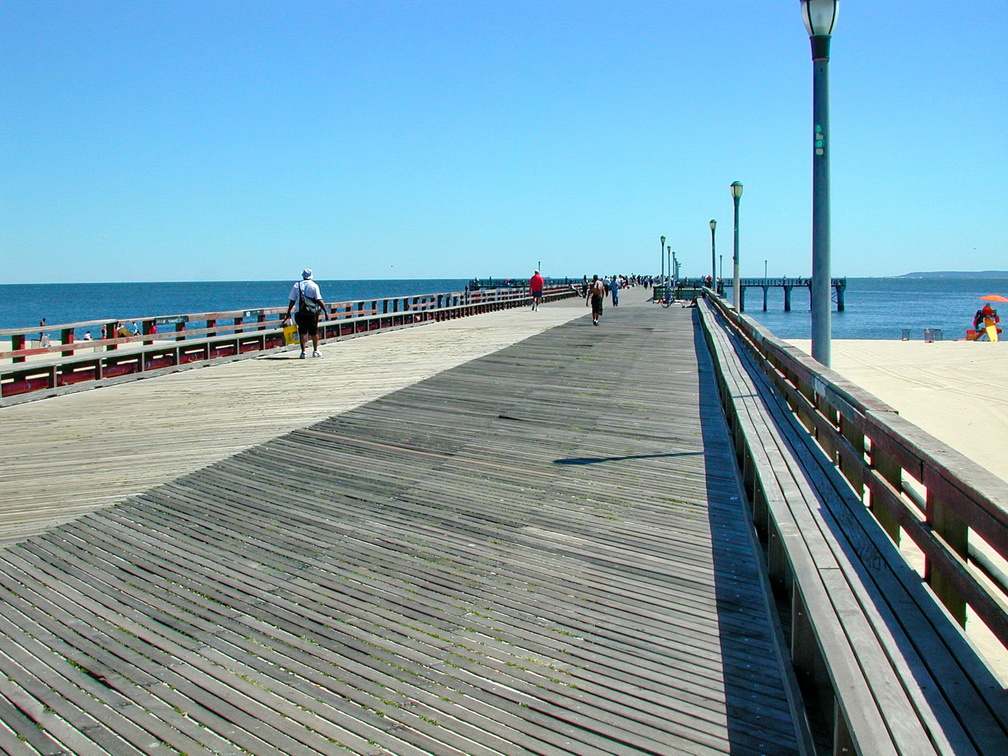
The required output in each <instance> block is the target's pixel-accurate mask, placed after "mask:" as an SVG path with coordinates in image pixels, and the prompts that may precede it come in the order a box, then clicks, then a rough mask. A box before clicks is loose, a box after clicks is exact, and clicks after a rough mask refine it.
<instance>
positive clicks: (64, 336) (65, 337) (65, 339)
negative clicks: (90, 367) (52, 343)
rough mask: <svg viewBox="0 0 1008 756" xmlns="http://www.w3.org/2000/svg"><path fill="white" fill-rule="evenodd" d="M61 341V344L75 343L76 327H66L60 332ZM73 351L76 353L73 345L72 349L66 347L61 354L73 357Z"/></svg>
mask: <svg viewBox="0 0 1008 756" xmlns="http://www.w3.org/2000/svg"><path fill="white" fill-rule="evenodd" d="M60 343H61V344H73V343H74V329H73V328H64V329H63V330H62V331H61V332H60ZM73 353H74V350H73V347H71V348H70V349H64V350H62V351H61V352H60V354H62V355H63V356H64V357H73Z"/></svg>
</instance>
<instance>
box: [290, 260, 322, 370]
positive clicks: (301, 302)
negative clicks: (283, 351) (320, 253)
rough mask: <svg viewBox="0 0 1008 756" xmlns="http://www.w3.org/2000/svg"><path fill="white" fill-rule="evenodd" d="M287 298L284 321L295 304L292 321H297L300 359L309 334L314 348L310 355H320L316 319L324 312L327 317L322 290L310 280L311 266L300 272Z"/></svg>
mask: <svg viewBox="0 0 1008 756" xmlns="http://www.w3.org/2000/svg"><path fill="white" fill-rule="evenodd" d="M287 299H288V300H290V301H289V304H288V305H287V317H286V318H284V320H285V321H286V320H290V316H291V311H292V310H294V308H295V306H297V310H296V311H295V312H294V322H295V323H297V327H298V338H299V339H300V340H301V359H302V360H303V359H304V358H305V347H306V346H307V344H308V337H309V336H311V337H312V346H313V349H314V351H313V352H312V357H321V356H322V355H321V354H320V353H319V350H318V338H319V337H318V321H319V315H321V314H322V313H325V314H326V317H328V313H327V312H326V306H325V302H323V301H322V292H321V291H320V290H319V287H318V284H317V283H315V282H314V281H313V280H312V272H311V268H305V269H304V270H303V271H302V272H301V280H300V281H297V282H295V284H294V286H293V287H292V288H291V291H290V295H289V296H288V297H287Z"/></svg>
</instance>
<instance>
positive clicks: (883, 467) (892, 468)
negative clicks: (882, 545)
mask: <svg viewBox="0 0 1008 756" xmlns="http://www.w3.org/2000/svg"><path fill="white" fill-rule="evenodd" d="M871 465H872V467H873V468H875V469H876V470H877V471H878V473H879V475H881V476H882V477H883V478H885V479H886V480H887V481H889V484H890V485H892V487H893V488H895V489H896V491H902V490H903V468H902V467H900V466H899V464H898V463H896V462H893V461H892V460H891V459H890V458H889V457H886V456H883V455H882V454H881V452H880V451H879V450H878V449H876V447H875V444H874V443H873V444H872V450H871ZM868 506H869V508H870V509H871V511H872V514H874V515H875V519H876V520H878V523H879V525H881V526H882V529H883V530H884V531H885V532H886V533H888V534H889V537H890V538H891V539H892V541H893V543H895V544H896V545H897V546H899V542H900V532H901V531H900V526H899V523H898V522H897V521H896V518H895V517H894V516H893V515H892V513H891V512H890V511H889V510H888V508H886V507H885V506H884V505H879V504H876V503H875V501H874V500H873V499H869V500H868Z"/></svg>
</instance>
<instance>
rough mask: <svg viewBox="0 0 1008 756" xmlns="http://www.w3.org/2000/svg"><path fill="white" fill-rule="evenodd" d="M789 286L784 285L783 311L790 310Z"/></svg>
mask: <svg viewBox="0 0 1008 756" xmlns="http://www.w3.org/2000/svg"><path fill="white" fill-rule="evenodd" d="M792 288H793V287H791V286H785V287H784V312H791V289H792Z"/></svg>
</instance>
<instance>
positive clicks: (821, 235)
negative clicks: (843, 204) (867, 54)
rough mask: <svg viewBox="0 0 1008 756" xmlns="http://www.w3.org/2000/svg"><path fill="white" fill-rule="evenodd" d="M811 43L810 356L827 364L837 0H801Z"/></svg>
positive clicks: (828, 348) (828, 351) (838, 3)
mask: <svg viewBox="0 0 1008 756" xmlns="http://www.w3.org/2000/svg"><path fill="white" fill-rule="evenodd" d="M801 11H802V18H803V19H804V21H805V29H806V31H808V34H809V39H810V40H811V42H812V124H813V128H814V131H813V135H812V139H813V153H812V357H813V358H814V359H816V360H818V361H819V362H821V363H822V364H823V365H826V366H827V367H829V364H830V328H831V324H830V195H829V191H830V180H829V48H830V38H831V35H832V34H833V26H834V25H835V24H836V19H837V13H838V12H839V11H840V0H801Z"/></svg>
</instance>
